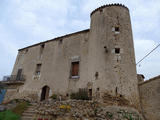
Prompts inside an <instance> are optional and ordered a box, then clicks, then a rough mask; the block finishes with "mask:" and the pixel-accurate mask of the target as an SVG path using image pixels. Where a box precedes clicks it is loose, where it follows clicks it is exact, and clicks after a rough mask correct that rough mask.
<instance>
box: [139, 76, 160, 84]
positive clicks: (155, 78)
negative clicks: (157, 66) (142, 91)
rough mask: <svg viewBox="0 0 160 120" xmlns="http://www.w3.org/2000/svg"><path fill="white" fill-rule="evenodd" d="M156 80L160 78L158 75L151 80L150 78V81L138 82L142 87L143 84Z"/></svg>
mask: <svg viewBox="0 0 160 120" xmlns="http://www.w3.org/2000/svg"><path fill="white" fill-rule="evenodd" d="M158 78H160V75H158V76H156V77H153V78H151V79H149V80H146V81H143V82H140V83H139V85H143V84H145V83H148V82H151V81H153V80H157V79H158Z"/></svg>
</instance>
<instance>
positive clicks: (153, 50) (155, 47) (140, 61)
mask: <svg viewBox="0 0 160 120" xmlns="http://www.w3.org/2000/svg"><path fill="white" fill-rule="evenodd" d="M159 46H160V44H158V45H157V46H156V47H155V48H154V49H153V50H151V51H150V52H149V53H148V54H147V55H145V56H144V57H143V58H142V59H141V60H140V61H139V62H137V63H136V65H138V64H139V63H140V62H142V61H143V60H144V59H145V58H146V57H148V55H150V54H151V53H152V52H153V51H154V50H156V49H157V48H158V47H159Z"/></svg>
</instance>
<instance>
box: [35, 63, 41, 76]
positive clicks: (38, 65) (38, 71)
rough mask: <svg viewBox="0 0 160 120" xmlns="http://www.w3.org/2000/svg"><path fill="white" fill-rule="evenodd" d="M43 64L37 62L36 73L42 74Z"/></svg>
mask: <svg viewBox="0 0 160 120" xmlns="http://www.w3.org/2000/svg"><path fill="white" fill-rule="evenodd" d="M40 71H41V64H37V67H36V72H35V75H40Z"/></svg>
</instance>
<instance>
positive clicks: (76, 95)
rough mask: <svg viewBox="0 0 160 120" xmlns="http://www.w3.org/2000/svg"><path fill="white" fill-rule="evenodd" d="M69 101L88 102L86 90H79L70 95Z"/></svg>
mask: <svg viewBox="0 0 160 120" xmlns="http://www.w3.org/2000/svg"><path fill="white" fill-rule="evenodd" d="M70 98H71V99H76V100H89V97H88V91H87V89H79V91H78V92H75V93H71V94H70Z"/></svg>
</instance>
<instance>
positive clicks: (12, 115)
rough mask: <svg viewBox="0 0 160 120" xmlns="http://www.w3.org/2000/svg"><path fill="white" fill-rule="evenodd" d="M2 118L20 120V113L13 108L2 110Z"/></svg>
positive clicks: (0, 118)
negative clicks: (13, 110) (16, 112)
mask: <svg viewBox="0 0 160 120" xmlns="http://www.w3.org/2000/svg"><path fill="white" fill-rule="evenodd" d="M0 120H20V115H17V114H15V113H13V112H12V111H11V110H6V111H3V112H0Z"/></svg>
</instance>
